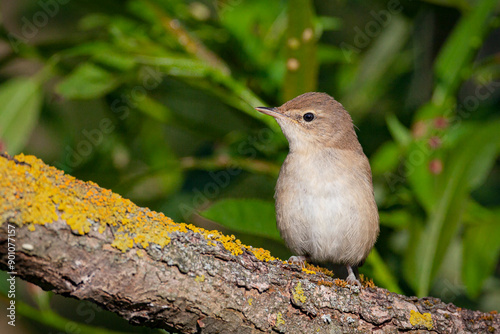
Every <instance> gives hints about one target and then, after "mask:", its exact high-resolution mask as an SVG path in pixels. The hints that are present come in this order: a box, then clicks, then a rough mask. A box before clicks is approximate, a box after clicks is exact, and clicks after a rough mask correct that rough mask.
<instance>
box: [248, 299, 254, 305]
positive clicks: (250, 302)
mask: <svg viewBox="0 0 500 334" xmlns="http://www.w3.org/2000/svg"><path fill="white" fill-rule="evenodd" d="M252 302H253V298H248V305H250V306H252Z"/></svg>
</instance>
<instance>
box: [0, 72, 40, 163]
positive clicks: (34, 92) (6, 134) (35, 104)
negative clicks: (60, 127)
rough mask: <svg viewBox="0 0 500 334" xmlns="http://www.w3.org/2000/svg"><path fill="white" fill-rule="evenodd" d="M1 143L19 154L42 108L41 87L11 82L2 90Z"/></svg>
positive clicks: (29, 81)
mask: <svg viewBox="0 0 500 334" xmlns="http://www.w3.org/2000/svg"><path fill="white" fill-rule="evenodd" d="M0 105H1V106H2V108H1V109H0V140H1V141H2V142H3V143H4V144H5V146H6V148H7V151H8V152H9V153H10V154H17V153H19V152H20V151H21V150H22V149H23V147H24V145H25V144H26V142H27V141H28V139H29V136H30V134H31V131H32V130H33V128H34V127H35V125H36V123H37V120H38V116H39V114H40V110H41V106H42V91H41V89H40V83H39V82H37V81H35V80H33V79H30V78H15V79H11V80H9V81H7V82H5V83H4V84H2V85H1V86H0Z"/></svg>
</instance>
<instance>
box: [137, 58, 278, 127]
mask: <svg viewBox="0 0 500 334" xmlns="http://www.w3.org/2000/svg"><path fill="white" fill-rule="evenodd" d="M136 61H137V62H138V63H140V64H143V65H150V66H156V67H157V68H159V70H161V71H162V72H164V73H167V74H169V75H173V76H177V77H184V78H194V79H197V78H198V79H199V78H208V79H209V80H210V86H208V87H207V84H203V83H201V82H199V83H197V84H198V85H203V87H205V88H206V89H209V90H210V91H212V92H215V93H216V95H217V96H219V97H220V98H221V99H222V100H223V101H224V102H225V103H227V104H228V105H231V106H233V107H235V108H237V109H238V110H241V111H243V112H245V113H246V114H248V115H249V116H251V117H253V118H256V119H258V120H260V121H262V122H263V123H264V124H266V125H268V126H269V127H270V128H271V129H273V130H274V131H276V132H280V129H279V126H278V124H277V123H276V121H274V119H272V118H271V117H266V115H264V114H262V113H259V112H257V111H255V109H254V108H255V107H258V106H264V105H266V104H265V103H264V102H263V101H262V100H261V99H260V98H259V97H257V96H256V95H255V94H254V93H253V92H252V91H251V90H250V89H248V88H247V87H246V86H245V85H243V84H241V83H240V82H238V81H236V80H235V79H233V78H232V77H231V76H228V75H225V74H224V73H222V72H220V71H219V70H218V69H216V68H213V67H211V66H207V65H206V64H205V63H203V62H200V61H197V60H195V59H187V58H171V57H169V58H167V57H151V56H137V57H136ZM194 84H196V83H194ZM216 84H219V85H221V86H222V87H223V88H224V90H222V89H220V88H219V87H217V86H216ZM228 92H229V94H228ZM214 113H216V110H214Z"/></svg>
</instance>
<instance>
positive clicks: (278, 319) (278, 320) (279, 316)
mask: <svg viewBox="0 0 500 334" xmlns="http://www.w3.org/2000/svg"><path fill="white" fill-rule="evenodd" d="M284 324H285V320H283V315H282V314H281V312H278V314H277V315H276V326H279V325H284Z"/></svg>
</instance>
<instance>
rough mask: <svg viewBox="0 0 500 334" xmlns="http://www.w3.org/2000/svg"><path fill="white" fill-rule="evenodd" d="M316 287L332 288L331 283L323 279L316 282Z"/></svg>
mask: <svg viewBox="0 0 500 334" xmlns="http://www.w3.org/2000/svg"><path fill="white" fill-rule="evenodd" d="M317 284H318V285H324V286H327V287H332V286H333V282H330V281H325V280H323V279H320V280H319V281H318V282H317Z"/></svg>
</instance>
